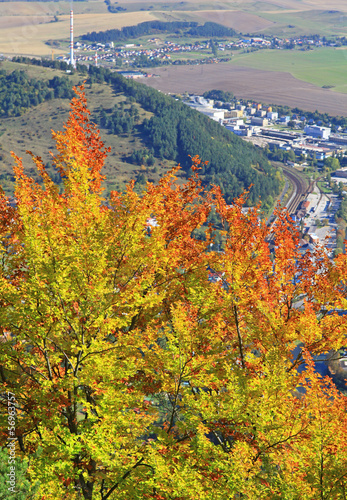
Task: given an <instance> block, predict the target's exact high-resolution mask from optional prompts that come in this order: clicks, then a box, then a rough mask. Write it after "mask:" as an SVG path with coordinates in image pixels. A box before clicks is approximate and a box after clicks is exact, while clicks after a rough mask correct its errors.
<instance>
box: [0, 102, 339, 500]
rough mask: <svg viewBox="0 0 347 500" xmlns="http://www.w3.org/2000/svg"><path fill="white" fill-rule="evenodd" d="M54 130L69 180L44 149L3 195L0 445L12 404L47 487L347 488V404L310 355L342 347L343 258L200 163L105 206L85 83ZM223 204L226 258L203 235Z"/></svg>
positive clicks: (272, 492)
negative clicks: (302, 245)
mask: <svg viewBox="0 0 347 500" xmlns="http://www.w3.org/2000/svg"><path fill="white" fill-rule="evenodd" d="M54 137H55V140H56V145H57V150H58V155H57V156H56V157H55V158H54V161H55V165H56V167H57V169H58V170H59V172H60V174H61V176H62V177H63V179H64V190H63V191H62V192H59V189H57V186H56V185H55V184H54V183H53V182H52V180H51V179H50V178H49V176H48V175H47V172H46V170H45V168H44V166H43V165H42V163H41V161H40V159H39V158H37V157H35V156H33V160H34V162H35V164H36V167H37V169H38V171H39V173H40V175H41V177H42V180H43V183H44V186H43V187H41V186H39V185H37V184H36V183H35V182H33V181H32V179H30V178H29V177H28V176H27V175H26V174H25V172H24V170H23V167H22V164H21V161H20V160H19V159H18V158H17V165H16V167H15V175H16V180H17V188H16V200H17V204H16V206H11V205H10V204H9V200H8V199H7V198H6V197H5V196H3V195H2V196H1V198H0V221H1V224H0V245H1V254H2V258H1V261H0V302H1V304H0V305H1V308H0V328H1V333H2V337H1V350H0V380H1V384H2V391H1V398H0V424H1V433H0V440H1V445H5V444H6V443H7V439H8V432H9V431H8V405H9V401H10V398H14V400H15V404H14V403H13V404H14V406H15V412H14V413H16V419H15V428H16V431H15V432H16V434H15V436H16V438H17V439H16V445H17V446H16V453H17V456H18V458H20V459H21V458H27V459H29V471H28V473H29V475H30V479H31V482H32V484H34V483H35V482H38V486H39V492H38V496H37V498H38V499H40V500H43V499H45V500H57V499H59V500H60V499H68V500H79V499H81V498H84V499H87V500H135V499H136V500H150V499H153V500H159V499H160V500H172V499H180V500H197V499H199V500H226V499H228V500H238V499H240V498H244V499H248V500H255V499H257V500H278V499H279V498H283V499H287V500H299V499H300V500H317V499H321V500H331V499H334V500H344V499H345V498H346V488H347V483H346V477H347V453H346V452H347V434H346V425H347V398H346V396H344V395H343V394H341V393H339V391H338V390H337V389H336V387H335V386H334V385H333V384H332V383H331V380H330V379H329V378H324V379H323V378H322V377H320V376H319V375H318V374H317V373H316V372H315V365H314V362H313V359H312V356H314V355H321V354H323V353H326V352H328V351H330V350H332V349H334V350H336V351H337V350H338V349H340V348H341V347H343V346H344V344H345V338H346V321H345V319H344V317H343V316H339V315H338V314H335V312H334V311H335V310H336V309H341V308H342V309H345V308H346V279H347V278H346V269H347V266H346V256H345V255H341V256H339V257H338V258H337V259H336V260H335V262H334V263H331V262H330V261H329V259H328V258H327V257H326V256H325V254H324V252H322V251H321V250H320V249H317V251H315V252H313V253H312V254H311V255H309V256H306V257H304V258H303V257H302V256H301V255H300V252H299V251H298V248H297V243H298V240H297V237H296V235H295V233H294V231H293V227H292V226H291V224H290V222H289V220H288V219H287V216H286V214H284V213H282V214H278V219H277V223H276V225H275V226H274V227H273V228H271V229H268V228H267V227H266V225H265V224H263V223H261V222H259V220H258V216H257V211H256V209H254V210H251V211H249V212H248V213H247V214H244V213H243V211H242V205H243V202H244V199H243V197H240V198H238V199H236V200H235V201H234V202H233V203H232V204H231V205H226V203H225V201H224V199H223V196H222V195H221V193H220V190H219V189H218V188H216V187H214V188H212V189H211V190H209V191H207V192H206V191H204V190H202V188H201V185H200V183H199V178H198V176H197V175H196V173H195V174H193V176H192V177H191V178H190V179H189V180H188V181H187V182H186V183H185V184H184V185H183V186H182V185H179V184H178V183H177V182H176V181H177V179H176V177H175V172H176V169H174V170H173V171H171V172H170V173H168V175H167V176H165V178H163V179H162V180H161V181H160V183H159V185H157V186H154V185H152V184H148V185H147V187H146V190H145V191H144V192H143V193H142V195H141V196H140V195H138V194H136V193H135V192H134V189H133V184H130V185H129V186H128V189H127V191H126V192H125V193H123V194H121V193H113V195H112V197H111V200H110V202H109V203H108V204H107V205H105V204H104V200H103V198H102V196H101V195H102V190H101V181H102V176H101V175H100V171H101V168H102V164H103V161H104V158H105V154H106V152H105V149H104V147H103V144H102V143H101V141H100V139H99V137H98V134H97V132H96V131H95V128H94V127H93V126H92V125H91V124H90V123H89V122H88V112H87V110H86V107H85V100H84V97H83V95H82V94H80V95H79V98H78V99H77V100H74V101H73V113H72V115H71V116H70V119H69V121H68V123H67V126H66V127H65V129H64V131H63V132H58V133H55V134H54ZM194 166H195V168H196V169H198V168H199V167H200V166H203V165H202V164H201V163H200V161H199V159H198V158H194ZM212 208H213V209H214V210H215V212H216V213H217V214H218V215H219V218H220V220H221V221H222V224H223V227H224V228H225V247H224V251H223V252H214V251H208V249H209V248H210V243H211V242H212V241H211V239H210V230H207V232H206V241H203V240H199V241H198V240H196V239H195V238H194V237H193V236H192V234H193V232H194V231H195V230H196V229H199V228H200V227H201V226H202V224H204V222H205V221H206V220H207V218H208V216H209V214H210V213H211V210H212ZM210 229H211V230H213V228H210ZM270 231H271V233H272V237H273V238H274V239H275V241H276V252H275V255H274V256H271V255H270V252H269V247H268V244H267V243H266V238H267V237H268V236H269V232H270ZM298 277H300V279H298ZM300 304H303V306H302V307H298V306H300ZM341 366H343V365H341ZM302 370H304V371H302ZM10 395H11V396H10ZM11 418H12V417H11ZM13 418H15V417H13ZM11 425H13V424H11ZM27 498H30V497H29V496H27Z"/></svg>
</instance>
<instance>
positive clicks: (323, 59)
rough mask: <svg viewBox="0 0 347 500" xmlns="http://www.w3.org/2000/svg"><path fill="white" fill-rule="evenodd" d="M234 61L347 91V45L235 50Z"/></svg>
mask: <svg viewBox="0 0 347 500" xmlns="http://www.w3.org/2000/svg"><path fill="white" fill-rule="evenodd" d="M231 64H232V65H237V66H246V67H248V68H254V69H266V70H267V71H285V72H288V73H290V74H291V75H292V76H294V77H295V78H297V79H299V80H303V81H305V82H309V83H312V84H313V85H316V86H318V87H323V86H329V87H331V88H333V90H334V91H336V92H347V47H341V48H334V47H331V48H330V47H320V48H317V49H315V50H309V51H300V50H262V51H259V52H253V53H251V54H239V53H234V57H233V59H232V63H231Z"/></svg>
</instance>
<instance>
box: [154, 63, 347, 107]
mask: <svg viewBox="0 0 347 500" xmlns="http://www.w3.org/2000/svg"><path fill="white" fill-rule="evenodd" d="M155 74H156V75H158V76H157V77H153V78H146V79H145V80H144V83H146V84H147V85H150V86H151V87H153V88H155V89H158V90H161V91H162V92H171V93H184V92H193V93H197V94H202V93H203V92H205V91H207V90H211V89H213V88H217V89H220V90H225V91H229V92H233V93H234V95H236V96H237V97H239V98H245V99H250V100H255V101H259V102H262V103H264V104H279V105H280V104H282V105H287V106H290V107H299V108H301V109H304V110H309V111H315V110H316V109H317V110H319V111H321V112H324V113H325V112H326V113H329V114H331V115H336V116H347V94H343V93H338V92H334V91H333V90H331V89H323V88H321V87H317V86H315V85H313V84H311V83H308V82H304V81H301V80H298V79H296V78H294V77H293V76H292V75H291V74H290V73H289V72H282V71H274V72H273V71H267V70H265V69H253V68H250V67H248V68H247V67H242V66H237V65H236V64H235V65H233V64H230V63H221V64H206V65H200V66H171V67H165V68H156V69H155Z"/></svg>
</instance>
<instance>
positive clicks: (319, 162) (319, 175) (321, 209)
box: [182, 95, 347, 258]
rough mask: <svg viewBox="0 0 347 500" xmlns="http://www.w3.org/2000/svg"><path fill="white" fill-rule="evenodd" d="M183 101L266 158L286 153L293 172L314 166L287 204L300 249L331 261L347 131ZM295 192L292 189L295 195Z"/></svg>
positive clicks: (346, 180) (251, 107)
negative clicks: (320, 251)
mask: <svg viewBox="0 0 347 500" xmlns="http://www.w3.org/2000/svg"><path fill="white" fill-rule="evenodd" d="M182 100H183V102H185V103H186V104H187V105H188V106H190V107H191V108H193V109H195V110H197V111H199V112H201V113H203V114H205V115H206V116H208V117H209V118H210V119H213V120H215V121H217V122H219V123H220V124H221V125H222V126H224V127H225V128H227V129H228V130H230V131H231V132H233V133H234V134H236V135H238V136H240V137H242V138H243V139H244V140H247V141H250V142H252V143H253V144H254V145H256V146H258V147H261V148H264V149H266V150H267V151H268V152H269V153H270V155H271V152H277V153H278V152H284V153H285V157H286V164H287V166H289V167H290V168H292V169H293V170H296V171H298V172H302V171H304V170H307V171H309V170H311V169H310V167H312V166H314V167H315V171H314V172H313V173H312V174H310V175H311V177H310V179H309V180H310V182H309V187H308V189H307V190H306V192H305V193H303V195H304V198H303V199H302V200H301V201H300V203H299V204H296V206H295V207H292V206H291V205H290V202H291V199H292V198H289V199H288V201H287V202H286V203H285V206H287V207H288V208H289V207H290V208H291V211H292V217H293V219H294V220H295V222H296V223H297V226H298V229H299V230H300V231H301V232H302V234H303V236H304V237H305V235H306V236H307V237H306V238H305V239H302V240H301V242H300V246H301V248H302V251H303V252H305V251H306V250H310V249H312V246H311V245H315V244H317V243H318V244H321V245H323V246H324V247H325V248H326V249H327V252H328V255H329V256H330V257H331V258H332V257H333V256H334V255H335V254H336V250H337V244H338V232H339V227H338V224H337V222H336V219H337V214H338V211H339V210H340V207H341V202H342V199H343V197H344V196H345V195H346V194H347V186H346V187H345V185H346V184H347V168H346V167H340V162H339V160H338V158H343V156H344V154H345V152H346V150H347V133H346V131H342V130H339V129H341V127H338V131H337V133H332V132H331V128H330V127H324V126H322V125H321V122H320V121H318V123H315V122H314V120H312V119H310V120H307V119H306V117H305V116H297V115H295V114H293V115H292V116H289V115H280V114H279V113H278V112H277V111H273V109H272V107H271V106H263V105H262V104H254V103H252V102H245V103H241V102H240V101H233V102H228V103H221V102H215V101H214V100H213V99H206V98H204V97H203V96H198V95H188V96H183V99H182ZM221 106H225V108H221ZM330 172H331V173H330ZM326 178H328V179H329V180H330V182H331V183H332V184H333V183H334V188H335V189H334V190H333V191H334V192H330V193H329V192H328V191H329V189H327V187H328V183H327V182H326ZM294 181H295V179H294ZM317 181H320V182H319V183H318V182H317ZM294 184H295V182H294ZM323 186H325V189H324V187H323ZM287 189H288V185H287V186H286V190H287ZM297 189H298V188H297V187H295V188H294V193H293V196H294V195H295V193H296V190H297ZM324 191H325V192H324Z"/></svg>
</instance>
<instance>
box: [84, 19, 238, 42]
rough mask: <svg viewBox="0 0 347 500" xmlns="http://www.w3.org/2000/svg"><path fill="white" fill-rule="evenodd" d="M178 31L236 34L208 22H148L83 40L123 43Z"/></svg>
mask: <svg viewBox="0 0 347 500" xmlns="http://www.w3.org/2000/svg"><path fill="white" fill-rule="evenodd" d="M177 31H182V32H183V33H184V34H185V35H188V36H198V37H214V36H216V37H219V36H234V35H235V34H236V32H235V31H234V30H232V29H231V28H226V27H225V26H222V25H220V24H217V23H212V22H206V23H205V24H204V25H203V26H199V25H198V23H196V22H186V21H171V22H164V21H146V22H144V23H140V24H137V25H135V26H125V27H123V28H122V29H120V30H118V29H112V30H106V31H99V32H95V31H93V32H92V33H87V34H86V35H82V37H81V39H82V40H88V41H90V42H99V43H108V42H123V41H126V40H129V39H133V38H139V37H141V36H143V35H153V34H156V33H174V32H177Z"/></svg>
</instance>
